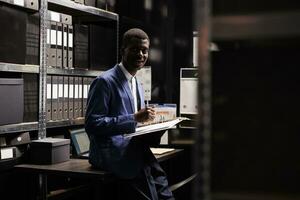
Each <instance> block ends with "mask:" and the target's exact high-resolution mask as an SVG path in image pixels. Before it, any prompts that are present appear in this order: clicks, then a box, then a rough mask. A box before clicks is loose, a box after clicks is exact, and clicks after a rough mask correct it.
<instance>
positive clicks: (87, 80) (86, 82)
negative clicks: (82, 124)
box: [82, 77, 90, 117]
mask: <svg viewBox="0 0 300 200" xmlns="http://www.w3.org/2000/svg"><path fill="white" fill-rule="evenodd" d="M89 84H90V78H88V77H83V94H82V112H83V114H82V116H83V117H84V116H85V113H86V104H87V98H88V92H89Z"/></svg>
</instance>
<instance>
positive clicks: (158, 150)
mask: <svg viewBox="0 0 300 200" xmlns="http://www.w3.org/2000/svg"><path fill="white" fill-rule="evenodd" d="M150 150H151V151H152V153H153V154H155V155H162V154H164V153H168V152H172V151H174V150H175V149H174V148H150Z"/></svg>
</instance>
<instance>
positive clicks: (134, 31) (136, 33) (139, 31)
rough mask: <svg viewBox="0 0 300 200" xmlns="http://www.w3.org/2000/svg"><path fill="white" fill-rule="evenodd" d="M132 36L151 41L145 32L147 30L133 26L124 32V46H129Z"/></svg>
mask: <svg viewBox="0 0 300 200" xmlns="http://www.w3.org/2000/svg"><path fill="white" fill-rule="evenodd" d="M132 38H138V39H142V40H144V39H147V40H148V41H149V42H150V40H149V37H148V35H147V33H145V31H143V30H142V29H139V28H132V29H129V30H128V31H126V32H125V33H124V35H123V41H122V48H125V47H127V46H128V44H129V43H130V40H131V39H132Z"/></svg>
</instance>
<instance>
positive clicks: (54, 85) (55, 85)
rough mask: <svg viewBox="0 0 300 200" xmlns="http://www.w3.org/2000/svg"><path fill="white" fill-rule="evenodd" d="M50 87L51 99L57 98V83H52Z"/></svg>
mask: <svg viewBox="0 0 300 200" xmlns="http://www.w3.org/2000/svg"><path fill="white" fill-rule="evenodd" d="M52 89H53V93H52V99H57V84H53V85H52Z"/></svg>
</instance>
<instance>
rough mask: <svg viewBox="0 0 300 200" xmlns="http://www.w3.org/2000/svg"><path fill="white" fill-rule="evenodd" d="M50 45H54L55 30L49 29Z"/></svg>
mask: <svg viewBox="0 0 300 200" xmlns="http://www.w3.org/2000/svg"><path fill="white" fill-rule="evenodd" d="M51 45H56V30H52V29H51Z"/></svg>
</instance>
